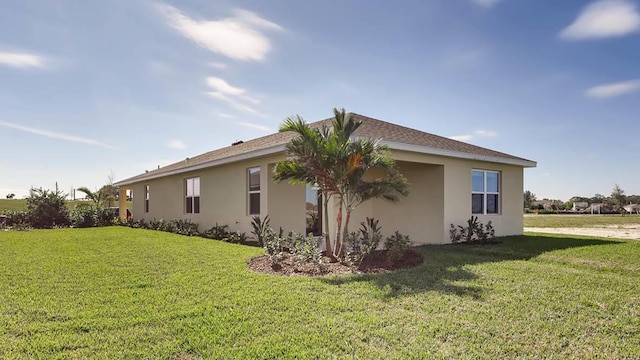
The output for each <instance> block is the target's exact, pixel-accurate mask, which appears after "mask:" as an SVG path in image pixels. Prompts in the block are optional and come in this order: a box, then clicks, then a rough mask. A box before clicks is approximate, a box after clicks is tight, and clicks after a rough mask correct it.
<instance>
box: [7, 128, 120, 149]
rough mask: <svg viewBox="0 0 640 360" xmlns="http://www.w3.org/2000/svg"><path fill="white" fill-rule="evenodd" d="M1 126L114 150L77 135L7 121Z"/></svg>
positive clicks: (101, 143) (109, 146)
mask: <svg viewBox="0 0 640 360" xmlns="http://www.w3.org/2000/svg"><path fill="white" fill-rule="evenodd" d="M0 126H4V127H7V128H11V129H16V130H21V131H25V132H29V133H32V134H37V135H42V136H46V137H48V138H52V139H59V140H65V141H71V142H77V143H82V144H87V145H93V146H99V147H104V148H112V147H113V146H111V145H107V144H105V143H103V142H100V141H98V140H93V139H89V138H83V137H80V136H75V135H68V134H62V133H58V132H54V131H49V130H42V129H36V128H32V127H28V126H22V125H18V124H13V123H10V122H5V121H0Z"/></svg>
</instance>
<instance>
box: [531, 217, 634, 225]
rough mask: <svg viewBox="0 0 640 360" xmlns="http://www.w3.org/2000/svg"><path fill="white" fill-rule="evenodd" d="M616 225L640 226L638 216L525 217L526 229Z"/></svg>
mask: <svg viewBox="0 0 640 360" xmlns="http://www.w3.org/2000/svg"><path fill="white" fill-rule="evenodd" d="M616 225H640V216H638V215H637V214H636V215H625V216H621V215H533V214H528V215H525V216H524V226H526V227H548V228H570V227H581V228H588V227H602V226H616Z"/></svg>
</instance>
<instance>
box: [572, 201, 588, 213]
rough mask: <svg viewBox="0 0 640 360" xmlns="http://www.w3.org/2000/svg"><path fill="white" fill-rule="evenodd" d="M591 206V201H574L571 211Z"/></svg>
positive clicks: (582, 209)
mask: <svg viewBox="0 0 640 360" xmlns="http://www.w3.org/2000/svg"><path fill="white" fill-rule="evenodd" d="M588 207H589V203H588V202H586V201H579V202H574V203H573V207H572V208H571V211H584V210H585V209H586V208H588Z"/></svg>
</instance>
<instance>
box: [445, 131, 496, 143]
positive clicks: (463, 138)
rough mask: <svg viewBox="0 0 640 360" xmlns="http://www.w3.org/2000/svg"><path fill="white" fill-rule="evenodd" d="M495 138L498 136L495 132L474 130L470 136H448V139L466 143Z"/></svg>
mask: <svg viewBox="0 0 640 360" xmlns="http://www.w3.org/2000/svg"><path fill="white" fill-rule="evenodd" d="M496 136H498V133H497V132H495V131H491V130H476V131H474V132H473V133H472V134H464V135H454V136H449V139H452V140H458V141H464V142H468V141H469V140H471V139H474V138H490V137H496Z"/></svg>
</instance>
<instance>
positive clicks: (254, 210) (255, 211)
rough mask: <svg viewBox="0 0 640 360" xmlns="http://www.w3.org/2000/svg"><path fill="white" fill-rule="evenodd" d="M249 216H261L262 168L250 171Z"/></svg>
mask: <svg viewBox="0 0 640 360" xmlns="http://www.w3.org/2000/svg"><path fill="white" fill-rule="evenodd" d="M248 183H249V215H260V168H259V167H255V168H251V169H249V170H248Z"/></svg>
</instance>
